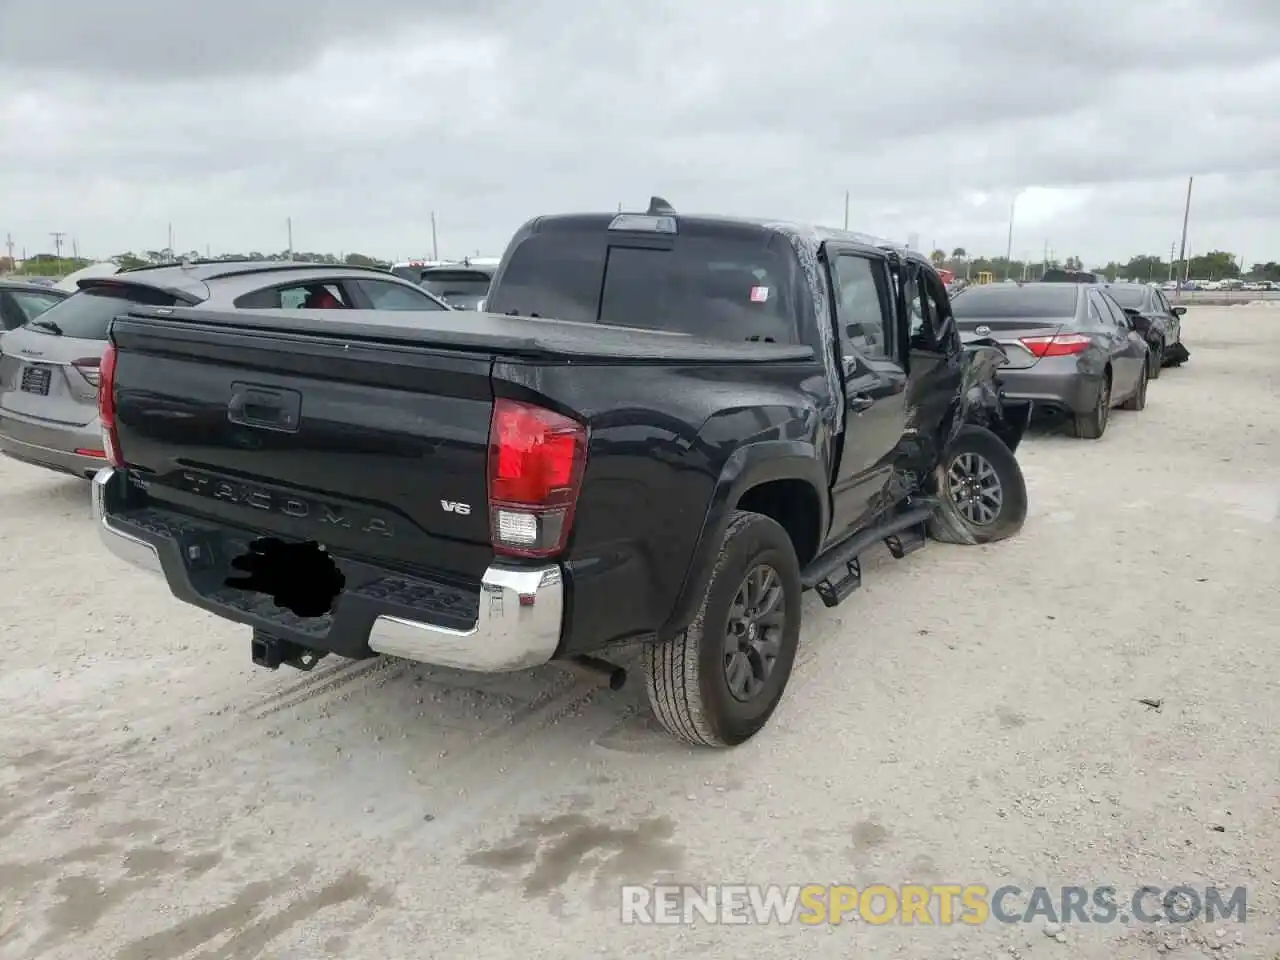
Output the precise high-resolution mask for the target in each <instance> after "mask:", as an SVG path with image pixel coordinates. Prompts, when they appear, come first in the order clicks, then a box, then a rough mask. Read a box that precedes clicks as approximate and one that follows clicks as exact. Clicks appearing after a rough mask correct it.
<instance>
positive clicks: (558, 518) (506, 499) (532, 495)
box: [489, 398, 587, 557]
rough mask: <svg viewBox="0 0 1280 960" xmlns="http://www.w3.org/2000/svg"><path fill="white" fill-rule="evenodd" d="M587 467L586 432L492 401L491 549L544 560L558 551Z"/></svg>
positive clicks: (554, 417) (561, 419) (536, 411)
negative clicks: (583, 472) (543, 558)
mask: <svg viewBox="0 0 1280 960" xmlns="http://www.w3.org/2000/svg"><path fill="white" fill-rule="evenodd" d="M586 463H587V428H586V427H585V426H583V425H582V424H581V423H579V422H578V421H576V420H571V419H570V418H569V417H565V416H562V415H560V414H558V413H554V412H552V411H550V410H546V409H543V408H542V407H537V406H534V405H533V404H529V403H521V402H520V401H518V400H505V399H502V398H498V399H497V400H496V401H495V402H494V405H493V421H492V422H491V423H490V425H489V528H490V535H491V539H492V541H493V549H494V551H495V552H497V553H500V554H506V555H508V556H513V557H547V556H551V555H553V554H556V553H559V552H560V551H561V550H563V549H564V547H565V544H566V543H567V542H568V539H569V531H570V529H571V528H572V526H573V511H574V507H575V506H576V505H577V502H578V492H579V490H580V489H581V487H582V471H583V469H584V468H585V467H586Z"/></svg>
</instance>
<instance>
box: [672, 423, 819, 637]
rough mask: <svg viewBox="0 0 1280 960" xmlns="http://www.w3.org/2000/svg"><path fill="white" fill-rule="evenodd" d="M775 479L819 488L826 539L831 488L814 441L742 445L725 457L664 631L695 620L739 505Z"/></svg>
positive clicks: (785, 441) (676, 629) (816, 491)
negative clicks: (795, 481) (749, 493)
mask: <svg viewBox="0 0 1280 960" xmlns="http://www.w3.org/2000/svg"><path fill="white" fill-rule="evenodd" d="M773 480H799V481H801V482H803V483H807V484H808V485H809V486H811V487H812V488H813V491H814V493H815V494H816V495H817V498H818V524H819V527H818V531H817V534H818V541H819V542H821V540H822V535H823V534H825V533H826V531H827V527H828V526H829V525H830V523H831V491H830V489H829V485H828V481H827V475H826V470H825V468H824V466H823V461H822V459H821V458H820V457H819V456H818V451H817V449H816V448H815V447H814V445H813V444H812V443H808V442H806V441H802V440H763V441H760V442H759V443H751V444H748V445H746V446H743V447H739V448H738V449H737V450H735V451H734V452H733V453H732V454H731V455H730V457H729V459H728V460H726V461H725V464H724V467H723V468H721V470H720V476H719V477H718V478H717V479H716V485H715V487H714V489H713V490H712V491H711V500H710V502H709V503H708V504H707V511H706V513H705V514H704V516H703V520H702V529H701V531H700V532H699V533H698V539H697V541H696V542H695V543H694V546H693V553H692V555H691V556H690V557H689V563H688V565H687V566H686V567H685V574H684V579H683V580H682V581H681V586H680V593H679V594H678V595H677V597H676V602H675V605H674V606H673V607H672V610H671V614H670V615H669V616H668V617H667V620H666V622H665V623H664V624H663V626H662V635H664V636H670V635H671V633H673V632H676V631H679V630H683V629H684V628H685V627H687V626H688V625H689V623H690V622H691V621H692V620H693V615H694V613H695V612H696V610H697V608H698V605H699V604H700V603H701V601H702V595H703V593H704V592H705V591H706V589H707V582H708V581H709V580H710V579H711V570H712V568H713V567H714V566H715V558H716V555H717V554H718V553H719V552H720V544H721V543H722V542H723V540H724V532H725V529H726V528H727V527H728V526H729V517H730V514H732V513H733V508H734V506H735V505H736V504H737V503H738V501H739V500H740V499H741V497H742V495H743V494H744V493H746V492H747V491H748V490H750V489H751V488H752V487H757V486H759V485H760V484H762V483H769V482H770V481H773Z"/></svg>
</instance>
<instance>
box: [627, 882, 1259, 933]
mask: <svg viewBox="0 0 1280 960" xmlns="http://www.w3.org/2000/svg"><path fill="white" fill-rule="evenodd" d="M1247 900H1248V891H1247V890H1246V888H1244V887H1233V888H1223V887H1201V888H1196V887H1191V886H1177V887H1169V888H1161V887H1155V886H1142V887H1138V888H1137V889H1134V890H1132V891H1122V890H1120V889H1118V888H1116V887H1114V886H1109V885H1106V886H1096V887H1082V886H1065V887H1032V888H1029V889H1026V890H1024V889H1022V888H1020V887H1016V886H1002V887H996V888H995V889H991V888H989V887H987V886H984V885H982V884H931V885H924V884H905V885H899V886H889V885H887V884H872V885H870V886H866V887H861V888H859V887H854V886H848V885H843V884H816V883H811V884H804V885H793V886H778V885H768V886H765V885H752V884H721V885H715V886H704V887H698V886H684V885H657V886H627V887H623V888H622V922H623V923H626V924H674V925H692V924H694V923H697V922H702V923H712V924H722V923H723V924H790V923H799V924H802V925H808V926H817V925H830V924H839V923H843V922H845V921H851V920H858V921H860V922H862V923H870V924H890V923H894V924H922V925H937V926H947V925H950V924H956V923H962V924H967V925H970V926H977V925H979V924H984V923H988V922H992V921H994V922H996V923H1036V922H1045V923H1138V924H1144V923H1158V922H1162V921H1163V922H1166V923H1191V922H1193V921H1198V920H1205V921H1214V920H1235V921H1238V922H1241V923H1243V922H1244V921H1245V919H1246V913H1247V909H1248V907H1247Z"/></svg>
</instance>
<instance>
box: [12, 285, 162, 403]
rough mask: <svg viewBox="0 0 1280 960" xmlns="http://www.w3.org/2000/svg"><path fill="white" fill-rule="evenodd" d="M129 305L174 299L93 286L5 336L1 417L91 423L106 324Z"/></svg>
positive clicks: (143, 290)
mask: <svg viewBox="0 0 1280 960" xmlns="http://www.w3.org/2000/svg"><path fill="white" fill-rule="evenodd" d="M131 303H139V304H147V305H150V306H173V305H174V303H175V297H174V296H173V295H172V294H168V293H163V292H161V291H158V290H156V289H155V288H153V287H145V286H141V285H137V284H128V283H120V282H118V281H111V282H106V281H103V282H100V283H99V282H94V285H92V286H90V287H87V288H86V289H83V290H81V291H79V292H78V293H74V294H72V295H71V296H70V297H67V298H66V299H65V300H61V301H59V302H58V303H55V304H54V305H53V306H51V307H49V309H47V310H45V311H44V312H42V313H41V314H40V315H39V316H37V317H36V318H35V319H34V320H31V321H30V322H28V323H27V324H26V325H24V326H22V327H21V328H19V329H17V330H11V331H9V332H7V333H6V334H5V335H4V351H3V354H0V414H2V415H12V416H17V417H23V418H28V419H31V420H40V421H46V422H49V423H56V424H67V425H75V426H86V425H88V424H89V423H91V422H93V419H94V418H95V417H96V416H97V415H98V364H99V362H100V360H101V358H102V351H103V350H104V349H106V346H107V325H108V324H109V323H110V322H111V319H112V318H113V317H114V316H116V315H117V314H120V313H124V312H125V311H127V310H128V309H129V305H130V304H131Z"/></svg>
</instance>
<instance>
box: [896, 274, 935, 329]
mask: <svg viewBox="0 0 1280 960" xmlns="http://www.w3.org/2000/svg"><path fill="white" fill-rule="evenodd" d="M906 272H907V273H908V279H907V281H906V282H905V283H904V284H903V285H902V299H903V301H904V302H905V303H906V305H907V325H908V333H909V336H910V337H911V343H912V345H913V346H914V345H916V343H917V342H923V341H925V340H928V339H932V338H931V337H930V336H929V332H930V331H929V324H928V323H927V322H926V321H925V313H924V312H925V307H924V306H923V305H922V304H923V298H922V291H921V289H920V283H919V281H918V279H917V276H918V275H917V274H916V272H915V271H914V270H907V271H906Z"/></svg>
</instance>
